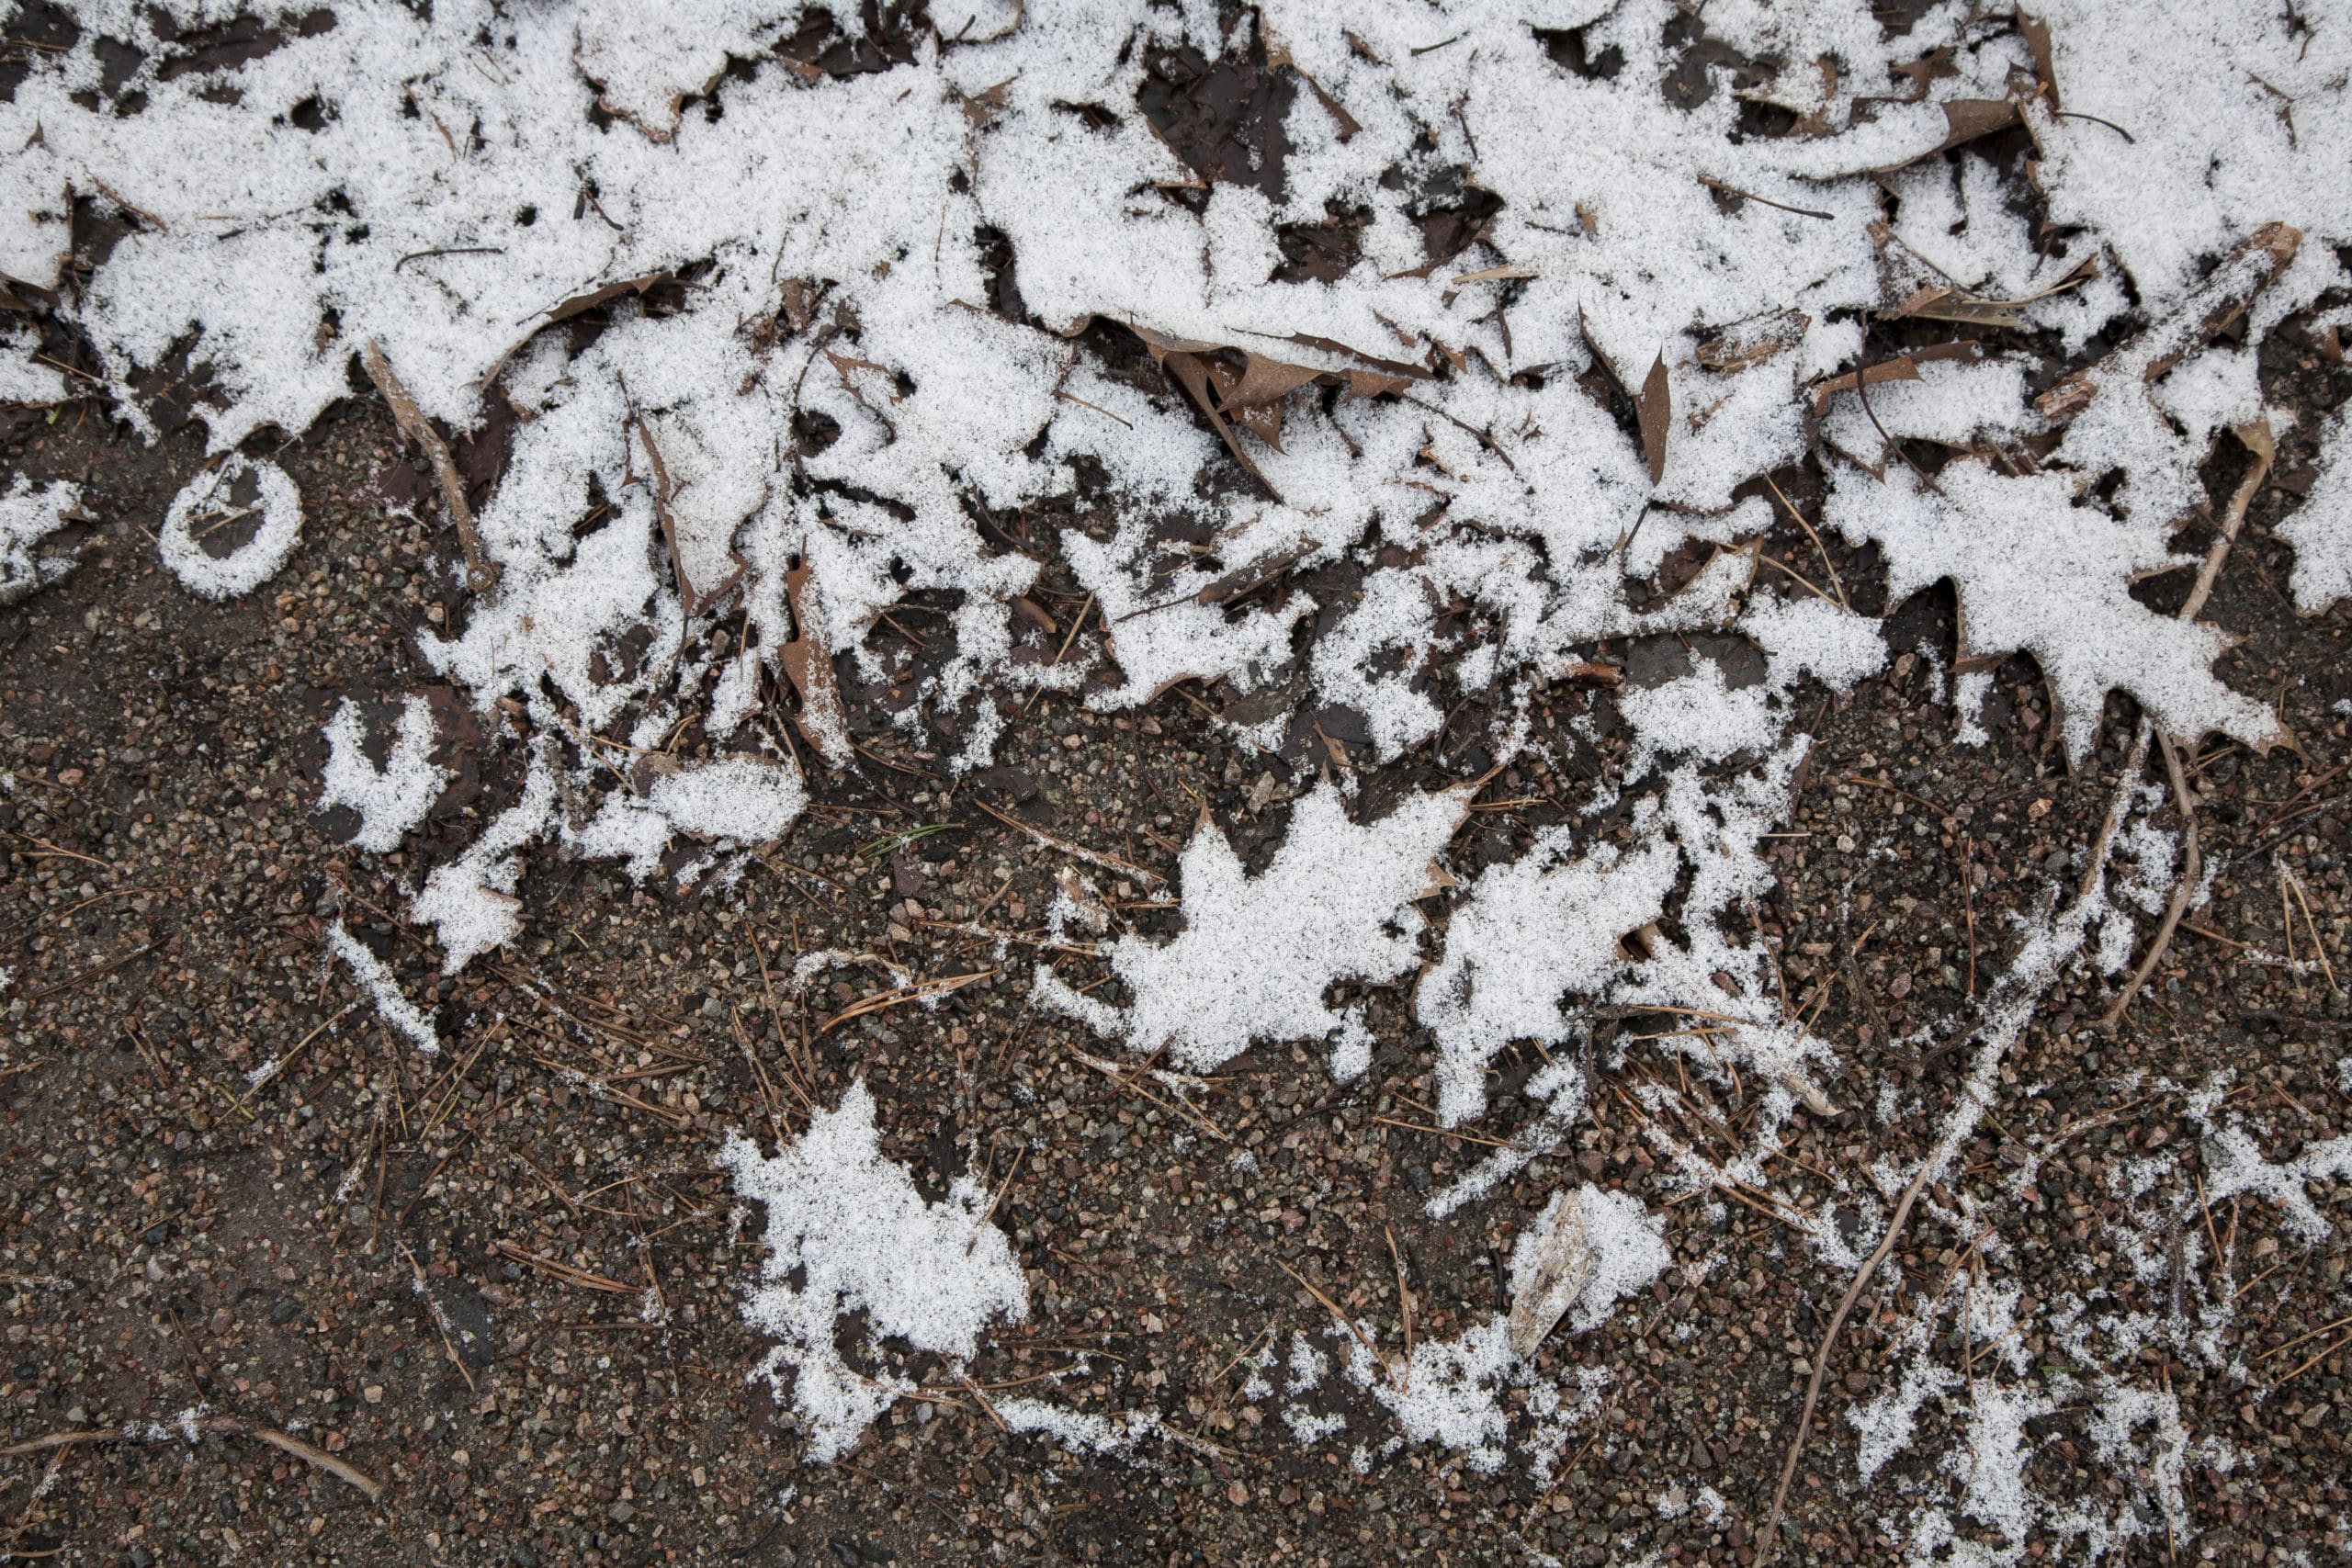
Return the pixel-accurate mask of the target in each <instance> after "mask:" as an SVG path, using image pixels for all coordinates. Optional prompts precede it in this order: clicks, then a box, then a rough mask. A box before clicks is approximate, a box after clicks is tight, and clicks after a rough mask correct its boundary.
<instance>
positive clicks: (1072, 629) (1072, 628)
mask: <svg viewBox="0 0 2352 1568" xmlns="http://www.w3.org/2000/svg"><path fill="white" fill-rule="evenodd" d="M1111 417H1112V418H1114V419H1118V417H1119V416H1118V415H1116V414H1113V415H1112V416H1111ZM1119 423H1122V424H1125V423H1126V421H1125V420H1123V419H1122V420H1119ZM1093 608H1094V595H1093V594H1091V593H1089V594H1088V595H1087V596H1086V603H1085V604H1080V606H1079V607H1078V618H1077V619H1076V620H1074V621H1072V622H1070V624H1069V636H1068V637H1064V638H1062V645H1061V647H1060V648H1059V649H1057V650H1056V651H1055V653H1054V661H1053V663H1051V664H1049V665H1047V666H1046V668H1047V669H1049V670H1055V669H1059V668H1060V667H1061V662H1062V660H1064V659H1065V658H1067V657H1068V656H1069V645H1070V644H1071V643H1074V642H1076V641H1077V640H1078V628H1079V627H1080V626H1084V625H1085V624H1086V613H1087V612H1088V611H1089V610H1091V609H1093ZM1045 694H1046V688H1045V687H1043V686H1040V687H1038V688H1037V689H1036V690H1035V691H1034V692H1032V693H1030V694H1029V700H1028V701H1027V702H1025V703H1023V704H1022V705H1021V712H1022V715H1023V716H1024V717H1025V716H1027V715H1028V712H1029V710H1030V709H1031V708H1034V707H1035V706H1036V705H1037V699H1038V698H1039V697H1042V696H1044V695H1045Z"/></svg>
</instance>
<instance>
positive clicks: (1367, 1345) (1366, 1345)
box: [1274, 1258, 1397, 1382]
mask: <svg viewBox="0 0 2352 1568" xmlns="http://www.w3.org/2000/svg"><path fill="white" fill-rule="evenodd" d="M1274 1267H1275V1268H1277V1269H1281V1270H1282V1271H1283V1273H1285V1274H1287V1275H1289V1276H1290V1277H1291V1278H1292V1279H1294V1280H1297V1281H1298V1282H1299V1283H1300V1284H1301V1285H1302V1286H1304V1287H1306V1293H1307V1294H1308V1295H1311V1296H1313V1297H1314V1298H1315V1299H1316V1300H1317V1301H1318V1302H1321V1303H1323V1308H1324V1310H1325V1311H1326V1312H1329V1314H1331V1315H1332V1316H1333V1317H1336V1318H1338V1319H1339V1320H1340V1326H1341V1327H1343V1328H1345V1329H1346V1330H1347V1331H1348V1332H1349V1333H1351V1334H1352V1335H1354V1336H1355V1337H1356V1343H1357V1344H1359V1345H1361V1346H1363V1353H1364V1354H1365V1355H1367V1356H1370V1357H1371V1358H1372V1359H1374V1361H1377V1362H1378V1363H1379V1364H1380V1366H1381V1368H1382V1369H1383V1370H1384V1371H1387V1372H1388V1375H1389V1380H1390V1381H1391V1382H1394V1381H1395V1380H1396V1376H1397V1374H1396V1371H1395V1369H1394V1368H1391V1367H1390V1366H1389V1365H1388V1361H1387V1359H1386V1358H1385V1357H1384V1356H1383V1355H1381V1353H1380V1351H1379V1350H1378V1348H1375V1347H1374V1345H1373V1342H1372V1341H1371V1340H1369V1339H1367V1338H1365V1337H1364V1334H1363V1329H1361V1328H1358V1327H1357V1326H1356V1325H1355V1324H1354V1323H1353V1322H1352V1321H1351V1320H1350V1318H1349V1317H1348V1314H1346V1313H1343V1312H1341V1311H1340V1308H1339V1305H1338V1303H1335V1302H1333V1301H1332V1300H1331V1298H1330V1297H1329V1296H1327V1295H1325V1294H1324V1293H1323V1292H1320V1291H1318V1290H1317V1289H1316V1288H1315V1281H1314V1280H1309V1279H1308V1278H1307V1277H1306V1275H1304V1274H1302V1273H1300V1272H1299V1271H1298V1270H1297V1269H1294V1268H1292V1267H1291V1266H1290V1265H1289V1264H1287V1263H1285V1262H1283V1260H1282V1259H1281V1258H1275V1259H1274Z"/></svg>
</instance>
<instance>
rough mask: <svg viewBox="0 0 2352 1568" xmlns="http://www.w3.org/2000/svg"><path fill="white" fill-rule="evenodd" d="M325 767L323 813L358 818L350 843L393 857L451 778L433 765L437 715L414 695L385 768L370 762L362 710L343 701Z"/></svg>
mask: <svg viewBox="0 0 2352 1568" xmlns="http://www.w3.org/2000/svg"><path fill="white" fill-rule="evenodd" d="M325 734H326V739H327V762H326V767H325V769H324V770H323V772H322V775H321V779H320V795H319V808H320V809H321V810H322V811H323V810H325V809H326V808H327V807H331V806H343V807H349V808H350V809H352V810H353V811H356V812H357V813H358V814H359V830H358V831H357V832H356V833H355V834H353V835H352V837H351V842H352V843H353V844H355V845H356V846H357V847H359V848H360V849H363V850H366V851H368V852H369V853H371V854H379V855H380V854H390V852H392V851H394V850H396V849H399V848H400V847H401V839H402V838H403V837H405V836H406V835H407V833H408V830H409V829H412V828H413V827H415V826H416V825H417V824H418V823H419V822H422V821H424V814H425V813H426V812H428V811H430V810H432V809H433V803H434V801H435V800H437V799H438V798H440V795H441V790H442V786H443V785H445V784H447V783H448V782H449V779H450V777H451V776H452V775H451V774H450V773H449V770H448V769H447V768H444V767H442V766H440V765H439V764H437V763H435V761H433V759H432V751H433V742H434V728H433V710H432V708H431V707H430V706H428V705H426V703H425V700H424V698H423V697H421V696H417V695H414V694H411V695H410V696H409V697H408V698H407V699H406V700H405V701H404V702H403V703H402V704H401V716H400V721H399V727H398V728H397V729H396V730H395V731H394V732H393V736H392V741H391V746H390V751H389V753H388V754H387V755H386V757H385V758H384V764H383V766H382V767H380V768H379V767H378V766H377V765H376V764H375V763H374V762H372V761H368V755H367V753H366V751H365V750H363V748H364V747H365V746H366V744H367V732H366V727H365V722H364V720H363V718H362V716H361V714H360V711H359V705H358V704H357V703H355V702H353V701H352V700H351V699H350V698H349V697H345V699H344V700H343V701H342V702H341V703H340V704H339V705H336V707H335V710H334V717H332V718H330V719H328V720H327V726H326V731H325Z"/></svg>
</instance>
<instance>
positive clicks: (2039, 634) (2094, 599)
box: [1823, 458, 2279, 761]
mask: <svg viewBox="0 0 2352 1568" xmlns="http://www.w3.org/2000/svg"><path fill="white" fill-rule="evenodd" d="M1936 483H1937V486H1938V488H1937V489H1935V490H1929V489H1928V487H1927V486H1926V485H1925V484H1923V483H1922V482H1921V481H1920V479H1918V477H1917V476H1916V475H1914V474H1913V473H1912V472H1911V471H1910V470H1909V469H1907V468H1893V469H1890V470H1889V471H1888V474H1887V477H1886V479H1885V481H1884V482H1883V483H1882V482H1881V481H1879V480H1877V479H1872V478H1871V477H1870V476H1869V475H1867V474H1855V473H1852V472H1851V471H1847V472H1842V473H1839V474H1838V475H1837V476H1836V478H1835V480H1834V483H1833V486H1832V488H1831V491H1830V493H1829V497H1828V500H1827V502H1826V505H1825V507H1824V509H1823V518H1824V520H1825V521H1826V523H1828V524H1829V525H1831V526H1833V527H1835V528H1837V529H1838V531H1839V532H1841V533H1842V534H1844V535H1845V536H1846V538H1847V539H1848V541H1849V542H1850V543H1852V544H1856V545H1860V544H1861V543H1862V542H1863V541H1865V540H1871V539H1874V540H1876V541H1877V542H1878V545H1879V547H1880V548H1881V549H1882V550H1883V552H1884V553H1885V557H1886V565H1887V598H1888V601H1889V602H1890V603H1897V602H1900V601H1901V600H1903V599H1905V598H1906V597H1907V596H1909V595H1910V594H1912V593H1915V592H1918V591H1919V590H1920V589H1922V588H1926V587H1928V586H1930V585H1931V584H1933V583H1934V582H1935V581H1937V580H1938V579H1939V578H1950V579H1951V581H1952V586H1953V588H1954V589H1955V590H1956V591H1957V592H1958V593H1959V596H1960V611H1961V617H1962V626H1963V628H1964V632H1965V636H1966V638H1967V642H1966V645H1965V646H1964V647H1962V649H1961V650H1960V651H1961V656H1962V658H1977V657H1981V656H1984V655H1988V654H2003V653H2009V652H2014V651H2017V650H2018V649H2024V650H2026V651H2029V652H2030V653H2031V654H2032V655H2033V656H2034V658H2035V659H2036V660H2038V661H2040V663H2041V670H2042V674H2043V676H2044V678H2045V679H2046V680H2047V681H2048V682H2049V686H2050V694H2051V697H2052V702H2053V703H2054V704H2055V705H2056V707H2057V710H2058V715H2059V719H2060V725H2061V734H2062V736H2063V738H2064V742H2065V746H2066V752H2067V755H2068V756H2069V757H2070V758H2072V759H2074V760H2075V761H2080V760H2081V759H2082V758H2083V757H2084V755H2085V754H2086V753H2087V752H2088V751H2089V750H2090V746H2091V742H2092V739H2093V738H2094V737H2095V736H2096V735H2097V734H2098V723H2099V716H2100V711H2101V709H2102V707H2103V706H2104V705H2105V703H2106V701H2107V694H2108V693H2109V691H2112V690H2117V689H2120V690H2123V691H2127V692H2130V693H2131V694H2132V695H2133V696H2134V697H2136V698H2138V699H2139V700H2140V703H2141V705H2143V706H2144V707H2145V708H2147V709H2148V711H2149V712H2151V713H2152V714H2154V716H2156V718H2157V719H2158V720H2159V721H2160V722H2161V723H2163V725H2164V726H2165V728H2167V729H2168V730H2170V731H2171V732H2172V733H2173V734H2174V735H2175V736H2177V737H2178V738H2180V739H2184V740H2190V739H2195V738H2196V737H2198V736H2201V735H2203V734H2205V733H2206V732H2207V731H2208V730H2220V731H2222V733H2223V734H2226V735H2229V736H2232V737H2233V738H2235V739H2239V740H2242V741H2244V742H2245V743H2246V744H2247V745H2249V746H2256V747H2267V746H2269V745H2271V744H2272V743H2274V742H2275V741H2276V740H2278V738H2279V731H2278V720H2277V718H2276V717H2275V716H2272V714H2271V713H2270V710H2269V709H2267V708H2266V707H2264V706H2263V705H2262V704H2260V703H2258V702H2256V701H2255V700H2254V699H2253V698H2251V697H2247V696H2245V695H2242V694H2239V693H2236V692H2233V691H2232V690H2231V689H2230V688H2229V687H2227V686H2225V685H2223V684H2222V682H2221V681H2220V680H2219V679H2218V678H2217V677H2216V676H2215V675H2214V674H2213V671H2212V664H2213V660H2216V659H2218V658H2220V657H2221V655H2222V652H2223V650H2224V649H2226V648H2227V646H2228V643H2227V639H2226V638H2225V637H2223V636H2222V633H2221V632H2220V631H2219V630H2217V629H2216V628H2214V627H2212V626H2206V625H2203V624H2201V623H2190V622H2186V621H2180V620H2177V619H2175V618H2174V617H2172V616H2170V615H2162V614H2159V613H2158V612H2156V611H2154V610H2151V609H2149V608H2148V607H2147V606H2146V605H2144V604H2141V603H2140V602H2139V601H2138V600H2136V599H2134V598H2132V597H2131V583H2132V581H2133V580H2134V578H2135V576H2136V575H2137V574H2139V573H2141V572H2144V571H2146V570H2150V569H2151V568H2156V567H2168V566H2178V565H2181V564H2184V563H2183V560H2182V558H2178V557H2176V556H2174V555H2173V554H2172V553H2171V552H2170V551H2168V550H2166V549H2165V547H2164V545H2163V530H2162V529H2161V527H2159V526H2156V525H2147V524H2140V523H2134V522H2129V521H2125V520H2123V519H2120V518H2117V517H2114V516H2111V515H2109V513H2106V512H2103V511H2101V510H2100V509H2099V508H2098V507H2097V506H2096V505H2093V504H2089V503H2087V502H2084V501H2083V500H2081V498H2079V497H2078V495H2077V493H2076V491H2077V486H2076V481H2075V478H2074V476H2071V475H2068V474H2064V473H2056V472H2043V473H2039V474H2031V475H2026V476H2022V477H2013V476H2010V475H2007V474H1999V473H1996V472H1994V471H1993V469H1992V468H1990V467H1988V466H1987V465H1986V464H1985V463H1983V462H1981V461H1979V460H1977V459H1975V458H1962V459H1960V460H1958V461H1955V462H1952V463H1951V464H1948V465H1946V467H1945V468H1944V469H1943V471H1942V472H1941V473H1940V474H1939V475H1938V476H1937V479H1936Z"/></svg>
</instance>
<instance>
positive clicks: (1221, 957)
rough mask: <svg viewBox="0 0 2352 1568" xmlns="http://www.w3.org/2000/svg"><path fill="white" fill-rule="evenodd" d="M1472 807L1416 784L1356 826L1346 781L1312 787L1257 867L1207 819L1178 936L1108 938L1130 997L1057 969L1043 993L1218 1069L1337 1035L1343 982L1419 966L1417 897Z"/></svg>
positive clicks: (1133, 1037)
mask: <svg viewBox="0 0 2352 1568" xmlns="http://www.w3.org/2000/svg"><path fill="white" fill-rule="evenodd" d="M1468 807H1469V797H1468V795H1466V793H1464V792H1463V791H1460V790H1446V791H1441V792H1438V793H1434V794H1427V795H1414V796H1411V797H1409V798H1408V799H1407V800H1406V801H1405V802H1403V803H1402V804H1400V805H1399V806H1397V808H1396V809H1395V810H1393V811H1391V812H1390V813H1389V814H1388V815H1387V816H1386V817H1385V818H1381V819H1380V820H1379V821H1377V822H1373V823H1370V824H1366V825H1362V826H1359V825H1358V824H1356V823H1354V822H1351V821H1350V820H1349V818H1348V809H1347V804H1346V802H1345V800H1344V799H1343V798H1342V797H1341V795H1340V792H1339V790H1338V789H1337V788H1336V787H1335V786H1334V785H1332V784H1329V783H1325V784H1317V786H1316V787H1315V789H1313V790H1312V791H1310V792H1309V793H1308V794H1306V795H1304V796H1302V797H1301V798H1300V800H1299V801H1298V804H1297V806H1296V807H1295V808H1294V810H1293V811H1292V814H1291V821H1290V831H1289V833H1288V835H1287V836H1286V837H1285V838H1284V839H1283V846H1282V848H1281V849H1280V850H1279V851H1278V852H1276V853H1275V855H1274V859H1273V863H1272V864H1271V865H1269V866H1268V867H1267V868H1266V870H1265V871H1264V873H1263V874H1261V875H1258V876H1250V875H1248V874H1245V873H1244V872H1243V870H1242V867H1241V861H1240V858H1239V857H1238V856H1237V855H1236V854H1235V853H1234V852H1233V847H1232V845H1231V844H1229V843H1228V842H1227V840H1226V838H1225V835H1224V834H1223V833H1221V832H1219V831H1218V830H1217V829H1216V828H1214V827H1213V826H1209V825H1207V824H1205V823H1204V825H1203V826H1202V827H1201V828H1200V829H1199V830H1198V831H1196V832H1195V833H1194V834H1193V840H1192V842H1191V843H1190V844H1188V845H1186V846H1185V849H1184V853H1183V857H1182V863H1181V864H1182V892H1183V897H1184V930H1183V931H1182V934H1181V935H1179V936H1177V937H1176V938H1174V939H1173V940H1172V941H1170V942H1149V941H1148V940H1146V939H1144V938H1142V937H1139V936H1136V935H1132V934H1131V935H1127V936H1123V937H1121V938H1120V939H1119V940H1118V942H1115V943H1114V944H1113V945H1112V947H1111V951H1110V959H1111V966H1112V968H1113V970H1114V971H1115V972H1116V973H1117V975H1118V976H1119V978H1120V979H1121V980H1123V981H1125V983H1126V987H1127V989H1128V990H1129V991H1130V992H1131V993H1133V995H1134V997H1135V1003H1134V1005H1133V1006H1132V1007H1130V1008H1128V1009H1126V1010H1116V1009H1112V1008H1107V1007H1104V1006H1103V1005H1102V1004H1100V1003H1090V1002H1088V1001H1087V1000H1086V998H1079V997H1077V996H1076V994H1075V993H1074V992H1073V991H1072V990H1071V989H1070V987H1069V986H1068V985H1067V984H1066V983H1064V982H1062V981H1060V980H1059V979H1058V978H1057V976H1055V975H1054V974H1053V972H1052V970H1050V969H1041V970H1040V971H1039V976H1038V996H1039V998H1040V999H1041V1000H1044V1001H1046V1002H1048V1003H1050V1004H1054V1005H1057V1006H1060V1007H1061V1008H1062V1009H1063V1010H1065V1011H1068V1012H1070V1013H1072V1014H1073V1015H1075V1016H1079V1017H1081V1018H1084V1019H1086V1020H1087V1021H1089V1022H1090V1023H1091V1025H1092V1026H1093V1027H1094V1028H1095V1029H1096V1030H1097V1031H1098V1032H1102V1033H1104V1034H1108V1035H1112V1036H1114V1037H1119V1038H1124V1040H1125V1043H1126V1044H1127V1047H1128V1048H1129V1049H1130V1050H1134V1051H1141V1052H1151V1051H1156V1050H1158V1049H1159V1048H1160V1047H1161V1046H1162V1045H1166V1046H1168V1047H1169V1048H1170V1055H1171V1056H1172V1058H1173V1059H1174V1060H1175V1061H1176V1062H1178V1063H1180V1064H1181V1065H1182V1066H1185V1067H1187V1068H1189V1069H1191V1070H1192V1071H1194V1072H1213V1071H1215V1070H1216V1068H1217V1067H1218V1066H1221V1065H1222V1064H1224V1063H1225V1062H1227V1061H1229V1060H1231V1059H1232V1058H1233V1057H1234V1056H1236V1055H1239V1054H1240V1053H1241V1052H1243V1051H1245V1050H1247V1049H1248V1048H1249V1046H1250V1043H1251V1042H1252V1041H1256V1040H1295V1039H1299V1038H1302V1037H1314V1038H1319V1037H1321V1036H1323V1035H1326V1034H1329V1033H1330V1032H1332V1031H1334V1030H1336V1029H1339V1028H1340V1026H1341V1023H1342V1020H1341V1018H1340V1015H1339V1014H1337V1013H1335V1012H1333V1011H1332V1010H1330V1009H1329V1007H1328V1006H1327V1005H1325V1003H1324V1000H1323V997H1324V993H1325V992H1326V991H1327V990H1329V987H1331V985H1332V983H1333V982H1334V981H1338V980H1362V981H1371V982H1375V983H1376V982H1379V981H1384V980H1390V979H1394V978H1395V977H1396V976H1399V975H1401V974H1404V973H1405V972H1406V971H1407V970H1408V969H1410V968H1411V967H1412V966H1413V964H1414V963H1415V962H1416V959H1415V948H1416V945H1417V943H1416V939H1417V938H1418V937H1419V933H1420V931H1421V930H1422V929H1423V925H1424V922H1423V920H1422V919H1421V917H1420V915H1419V912H1418V911H1417V910H1415V909H1414V908H1413V907H1412V904H1413V900H1414V899H1416V898H1419V897H1421V896H1422V895H1423V894H1424V893H1426V892H1428V891H1429V890H1430V886H1431V880H1432V879H1431V875H1430V871H1431V863H1432V862H1433V861H1434V860H1435V858H1436V856H1437V854H1438V852H1439V851H1441V850H1442V849H1443V848H1444V847H1445V842H1446V840H1448V839H1450V838H1452V837H1453V830H1454V829H1455V828H1456V827H1458V826H1459V825H1460V824H1461V821H1462V818H1463V816H1464V813H1465V812H1466V811H1467V809H1468ZM1343 1048H1344V1047H1343ZM1335 1059H1337V1058H1335Z"/></svg>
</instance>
